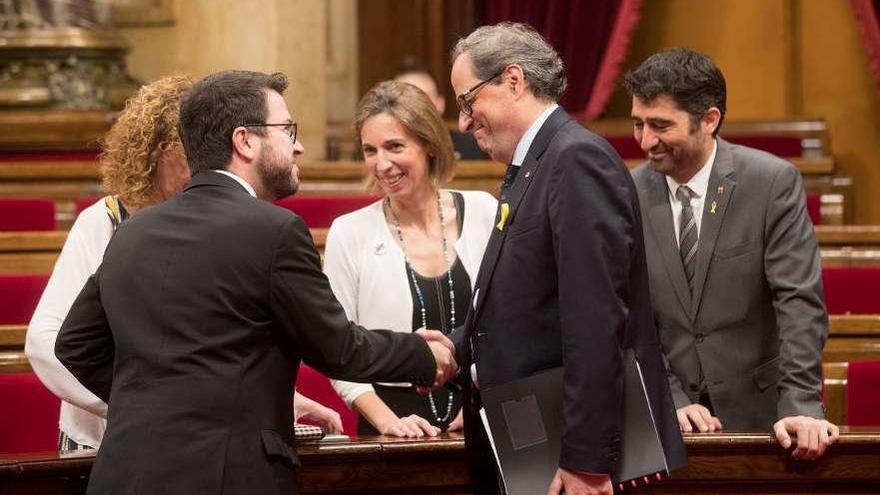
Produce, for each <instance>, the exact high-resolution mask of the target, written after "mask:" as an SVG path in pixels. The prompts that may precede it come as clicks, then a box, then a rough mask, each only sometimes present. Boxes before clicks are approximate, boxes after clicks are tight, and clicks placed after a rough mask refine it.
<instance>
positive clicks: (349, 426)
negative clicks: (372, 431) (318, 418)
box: [296, 364, 358, 437]
mask: <svg viewBox="0 0 880 495" xmlns="http://www.w3.org/2000/svg"><path fill="white" fill-rule="evenodd" d="M296 390H297V391H298V392H299V393H301V394H302V395H305V396H306V397H308V398H309V399H312V400H313V401H315V402H317V403H319V404H321V405H323V406H326V407H329V408H330V409H333V410H334V411H336V412H338V413H339V415H340V416H342V430H343V432H344V433H345V434H346V435H348V436H352V437H353V436H357V433H358V414H357V413H356V412H354V411H352V410H351V409H349V408H348V406H346V405H345V402H344V401H343V400H342V399H341V398H339V394H337V393H336V390H334V389H333V386H332V385H330V380H328V379H327V377H326V376H324V375H322V374H321V373H320V372H319V371H317V370H315V369H314V368H311V367H309V366H308V365H306V364H303V365H302V366H300V367H299V374H298V375H297V377H296ZM306 422H307V421H306Z"/></svg>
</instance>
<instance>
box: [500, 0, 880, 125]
mask: <svg viewBox="0 0 880 495" xmlns="http://www.w3.org/2000/svg"><path fill="white" fill-rule="evenodd" d="M877 1H880V0H877ZM641 3H642V0H548V1H546V2H535V1H529V0H487V1H486V11H485V12H486V23H487V24H495V23H498V22H501V21H514V22H523V23H526V24H529V25H531V26H532V27H534V28H535V30H537V31H538V32H539V33H541V34H542V35H543V36H544V37H545V38H547V40H548V41H549V42H550V44H551V45H553V47H554V48H555V49H556V51H557V52H559V55H560V56H561V57H562V60H563V61H564V62H565V67H566V75H567V76H568V89H567V90H566V92H565V95H563V97H562V101H561V102H560V104H561V105H562V107H563V108H565V109H566V111H568V112H569V113H570V114H572V115H573V116H575V117H576V118H580V119H588V120H592V119H595V118H597V117H599V116H600V115H601V114H602V112H603V111H604V109H605V106H606V105H607V103H608V99H609V98H610V97H611V94H612V93H613V91H614V87H615V82H616V79H617V76H618V75H619V74H620V68H621V65H622V64H623V62H624V59H625V58H626V54H627V49H628V48H629V43H630V40H631V39H632V35H633V32H634V31H635V28H636V25H637V24H638V21H639V13H640V11H641Z"/></svg>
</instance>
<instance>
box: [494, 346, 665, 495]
mask: <svg viewBox="0 0 880 495" xmlns="http://www.w3.org/2000/svg"><path fill="white" fill-rule="evenodd" d="M624 370H625V375H624V386H623V410H622V411H621V415H622V424H623V431H622V432H621V437H622V438H621V455H620V464H619V467H618V469H617V472H616V474H615V475H614V476H613V478H612V481H613V482H614V484H615V485H618V484H621V483H624V482H627V481H629V480H634V479H641V478H643V477H646V476H653V475H654V474H656V473H660V472H662V473H666V472H667V471H668V468H667V464H666V455H665V454H664V451H663V444H662V443H660V437H659V435H658V433H657V426H656V424H655V421H654V415H653V412H652V411H651V405H650V402H649V401H648V395H647V391H646V389H645V382H644V379H643V378H642V372H641V368H640V367H639V363H638V360H637V359H636V357H635V353H634V352H633V351H632V350H631V349H628V350H627V351H626V354H625V359H624ZM480 395H481V397H482V400H483V407H484V409H485V412H486V418H487V423H488V425H489V429H490V431H489V434H490V435H491V436H492V438H493V443H494V445H495V450H496V453H497V456H498V462H499V464H500V468H501V471H502V477H503V479H504V484H505V485H506V490H507V494H508V495H534V494H535V493H546V492H547V488H548V487H549V486H550V482H551V481H552V480H553V476H554V475H555V474H556V470H557V468H558V466H559V452H560V448H561V444H562V429H563V412H562V396H563V369H562V368H561V367H559V368H553V369H550V370H547V371H543V372H540V373H537V374H535V375H532V376H529V377H526V378H523V379H519V380H514V381H512V382H509V383H505V384H503V385H498V386H496V387H492V388H490V389H487V390H483V391H481V393H480ZM587 400H589V399H587Z"/></svg>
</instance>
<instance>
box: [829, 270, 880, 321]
mask: <svg viewBox="0 0 880 495" xmlns="http://www.w3.org/2000/svg"><path fill="white" fill-rule="evenodd" d="M822 283H823V285H824V287H825V304H826V305H827V306H828V313H829V314H847V313H853V314H875V313H880V297H877V295H878V294H880V267H870V266H864V267H862V266H841V267H823V268H822Z"/></svg>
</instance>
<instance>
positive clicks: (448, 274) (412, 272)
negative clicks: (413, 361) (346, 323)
mask: <svg viewBox="0 0 880 495" xmlns="http://www.w3.org/2000/svg"><path fill="white" fill-rule="evenodd" d="M385 203H386V204H387V205H388V210H390V211H391V220H392V221H393V222H394V228H395V230H397V239H398V240H399V241H400V248H401V250H403V260H404V262H405V263H406V268H407V270H408V271H409V275H410V277H411V278H412V283H413V287H415V288H416V298H417V299H418V300H419V310H420V312H421V316H422V328H428V317H427V309H426V308H425V296H424V295H423V294H422V289H421V287H419V281H418V279H417V278H416V271H415V269H413V266H412V262H410V259H409V255H408V254H407V252H406V242H405V241H404V240H403V230H401V228H400V219H399V218H397V213H396V212H395V211H394V207H392V206H391V198H390V197H386V198H385ZM437 213H438V216H439V217H440V237H441V238H442V239H443V262H444V263H446V280H447V282H448V285H449V305H450V310H449V321H450V327H449V328H455V286H454V285H453V282H452V266H451V264H450V263H449V242H448V241H447V239H446V226H445V225H444V220H445V218H444V216H443V208H442V207H441V206H440V191H437ZM453 397H454V394H453V393H452V391H451V390H450V391H449V396H448V398H447V402H446V414H444V415H443V416H440V414H439V413H438V412H437V404H436V403H435V402H434V393H433V392H430V393H428V405H430V406H431V413H432V414H434V419H436V420H437V422H439V423H443V422H446V421H448V420H449V417H450V416H451V415H452V401H453Z"/></svg>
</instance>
